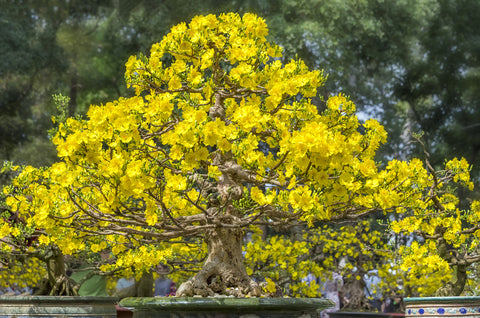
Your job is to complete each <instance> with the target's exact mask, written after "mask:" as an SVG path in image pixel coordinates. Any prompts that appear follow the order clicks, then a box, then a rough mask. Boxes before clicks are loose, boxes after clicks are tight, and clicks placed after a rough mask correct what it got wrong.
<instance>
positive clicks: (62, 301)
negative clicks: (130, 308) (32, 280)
mask: <svg viewBox="0 0 480 318" xmlns="http://www.w3.org/2000/svg"><path fill="white" fill-rule="evenodd" d="M117 302H118V299H117V298H116V297H90V296H88V297H87V296H78V297H77V296H75V297H70V296H0V318H17V317H21V318H30V317H32V318H33V317H35V318H40V317H41V318H47V317H48V318H72V317H74V318H80V317H81V318H116V317H117V310H116V307H115V304H116V303H117Z"/></svg>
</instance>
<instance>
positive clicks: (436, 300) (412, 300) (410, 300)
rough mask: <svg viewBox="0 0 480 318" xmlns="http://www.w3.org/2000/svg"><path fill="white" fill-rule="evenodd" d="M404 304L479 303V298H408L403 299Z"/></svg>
mask: <svg viewBox="0 0 480 318" xmlns="http://www.w3.org/2000/svg"><path fill="white" fill-rule="evenodd" d="M404 302H405V303H416V302H422V303H425V302H429V303H456V302H476V303H480V296H449V297H409V298H405V299H404Z"/></svg>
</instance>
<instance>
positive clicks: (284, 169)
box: [1, 13, 432, 297]
mask: <svg viewBox="0 0 480 318" xmlns="http://www.w3.org/2000/svg"><path fill="white" fill-rule="evenodd" d="M267 33H268V30H267V26H266V23H265V21H264V20H263V19H262V18H260V17H257V16H255V15H254V14H245V15H243V16H239V15H238V14H234V13H228V14H221V15H219V16H214V15H208V16H197V17H195V18H194V19H193V20H192V21H191V22H190V23H189V24H188V25H187V24H185V23H181V24H179V25H177V26H175V27H173V28H172V29H171V32H170V33H168V34H167V35H166V36H165V37H164V38H163V40H162V41H161V42H160V43H156V44H154V45H153V46H152V48H151V51H150V54H149V55H148V56H139V57H136V56H132V57H131V58H130V59H129V60H128V62H127V63H126V73H125V78H126V82H127V84H128V85H129V86H131V87H133V88H134V89H135V96H133V97H128V98H120V99H118V100H116V101H113V102H109V103H106V104H105V105H92V106H91V107H90V109H89V111H88V113H87V115H86V118H84V119H81V118H68V119H67V120H66V121H65V122H62V123H60V126H59V129H58V132H57V134H56V135H55V137H54V138H53V142H54V143H55V145H56V147H57V151H58V157H59V158H60V159H61V160H60V161H59V162H58V163H55V164H53V165H52V166H50V167H48V168H45V169H35V168H32V167H26V168H25V169H23V171H22V172H21V173H20V174H19V176H18V177H17V178H16V179H15V180H14V181H13V183H12V185H11V186H8V187H5V189H4V193H5V194H6V195H7V196H8V198H7V204H8V205H9V206H10V207H11V209H12V210H13V211H18V214H19V215H20V216H21V217H22V219H23V220H25V224H26V226H27V227H30V228H37V229H42V233H43V234H42V235H41V236H40V237H39V238H38V241H39V243H40V244H45V245H49V244H54V245H56V246H58V248H59V249H60V250H61V251H62V253H64V254H67V255H68V254H75V253H77V252H79V251H83V250H88V251H91V252H94V253H98V252H101V251H108V252H109V253H110V254H109V255H110V262H109V264H108V265H104V266H103V268H102V269H103V270H105V271H110V270H115V269H125V270H127V269H133V270H135V271H136V272H142V271H143V272H147V271H149V270H150V269H152V268H154V267H155V266H156V265H157V264H159V263H168V262H172V261H174V260H176V259H177V260H178V259H186V260H188V259H189V258H195V257H197V255H196V254H197V253H198V252H199V251H203V252H201V253H205V257H204V259H203V265H202V266H201V267H200V268H199V270H198V271H197V272H196V274H195V275H194V276H193V277H191V278H190V279H189V280H187V281H186V282H184V283H183V284H182V285H181V286H180V287H179V289H178V291H177V295H178V296H193V295H202V296H211V295H214V294H216V293H218V294H227V295H234V296H239V297H240V296H261V295H264V294H265V293H266V292H271V290H272V288H270V287H271V286H270V287H269V285H268V284H267V288H262V286H261V285H260V284H259V282H258V281H255V280H253V279H252V278H251V277H250V276H249V274H252V270H249V271H248V272H247V269H246V267H245V264H244V255H243V253H242V244H243V240H244V234H245V232H246V231H253V232H255V231H258V227H259V226H268V227H274V228H283V227H291V226H296V225H302V224H305V225H306V226H313V225H314V222H316V221H331V220H343V219H347V220H357V219H360V218H362V217H364V216H367V215H369V214H371V213H373V212H375V211H380V210H381V211H385V212H387V211H393V210H394V209H395V208H397V207H402V208H410V207H411V208H415V207H419V206H423V205H428V204H429V203H428V202H424V201H423V200H424V197H423V191H424V190H425V189H426V188H428V187H431V186H432V184H431V182H430V181H431V180H430V179H429V178H428V176H429V174H428V171H427V170H426V169H425V168H424V167H423V165H422V163H421V161H420V160H412V161H411V162H401V161H396V160H393V161H391V162H389V163H388V165H387V166H386V167H385V168H384V169H380V168H379V165H378V164H377V163H376V162H375V159H374V156H375V153H376V150H377V149H378V147H379V146H380V145H381V144H382V143H383V142H385V140H386V137H387V136H386V132H385V130H384V128H383V127H382V126H381V125H380V124H379V123H378V122H377V121H376V120H367V121H366V122H365V123H360V122H359V120H358V118H357V117H356V115H355V105H354V104H353V102H351V101H350V100H349V99H348V98H346V97H345V96H343V95H341V94H339V95H335V96H332V97H330V98H329V99H328V100H327V101H324V102H322V103H321V105H315V104H313V102H312V98H314V97H316V96H317V90H318V88H319V87H321V86H322V85H323V83H324V81H325V76H324V75H323V73H322V72H321V71H318V70H309V69H308V68H307V66H306V65H305V64H304V63H303V62H302V61H301V60H298V59H292V60H290V61H284V60H283V59H282V50H281V48H280V47H279V46H277V45H275V44H273V43H271V42H269V41H267V38H266V37H267ZM10 230H11V229H10V227H9V225H8V224H6V223H4V224H3V227H2V230H1V231H2V232H1V234H2V235H7V234H8V233H9V232H10ZM311 239H314V238H311ZM317 239H318V237H317ZM202 244H203V249H202V248H201V247H202ZM298 247H299V246H297V247H296V249H294V250H295V251H300V252H301V251H302V249H301V248H298ZM250 251H251V250H250ZM250 251H249V252H248V253H250ZM255 253H257V254H261V253H263V251H262V250H257V251H255ZM190 256H191V257H190ZM247 256H248V257H249V258H250V257H254V256H253V255H252V254H247ZM289 256H294V257H295V255H294V254H293V255H289ZM258 257H260V256H258ZM184 263H185V264H186V263H188V262H184ZM292 270H293V269H292ZM299 274H300V275H303V274H302V273H300V272H299V273H297V275H296V276H297V278H298V277H299ZM270 282H271V280H270V281H268V283H270ZM270 285H271V284H270ZM299 288H300V287H299Z"/></svg>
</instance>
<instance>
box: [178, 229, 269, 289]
mask: <svg viewBox="0 0 480 318" xmlns="http://www.w3.org/2000/svg"><path fill="white" fill-rule="evenodd" d="M242 240H243V231H242V230H241V229H230V228H217V229H214V230H211V231H209V232H208V233H206V242H207V246H208V257H207V259H206V261H205V263H204V266H203V267H202V269H201V270H200V271H199V272H198V273H197V274H196V275H195V276H194V277H193V278H191V279H190V280H188V281H187V282H185V283H183V284H182V285H181V286H180V287H179V288H178V290H177V296H184V297H187V296H190V297H191V296H194V295H200V296H204V297H208V296H214V295H215V294H221V295H233V296H236V297H245V296H260V294H261V288H260V287H259V285H258V284H257V283H256V282H254V281H253V280H252V279H251V278H250V277H249V276H248V274H247V271H246V268H245V264H244V262H243V254H242Z"/></svg>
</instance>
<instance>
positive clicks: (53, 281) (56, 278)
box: [35, 248, 79, 296]
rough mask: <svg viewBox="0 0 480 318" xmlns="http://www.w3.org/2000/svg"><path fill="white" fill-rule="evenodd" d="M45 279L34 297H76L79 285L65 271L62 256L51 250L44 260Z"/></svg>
mask: <svg viewBox="0 0 480 318" xmlns="http://www.w3.org/2000/svg"><path fill="white" fill-rule="evenodd" d="M46 263H47V278H46V279H45V280H44V281H43V283H41V284H40V287H39V289H38V290H37V291H36V292H35V294H36V295H50V296H78V289H79V285H78V284H77V283H75V281H73V280H72V279H71V278H70V277H68V275H67V273H66V271H65V259H64V255H63V254H62V253H61V252H60V251H59V250H58V249H57V248H53V249H52V251H51V254H50V255H49V256H48V257H47V259H46Z"/></svg>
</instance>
